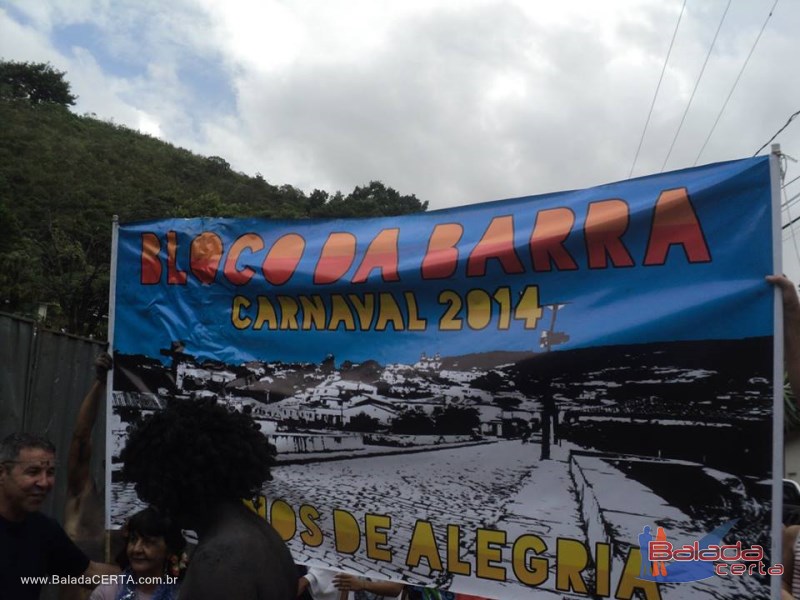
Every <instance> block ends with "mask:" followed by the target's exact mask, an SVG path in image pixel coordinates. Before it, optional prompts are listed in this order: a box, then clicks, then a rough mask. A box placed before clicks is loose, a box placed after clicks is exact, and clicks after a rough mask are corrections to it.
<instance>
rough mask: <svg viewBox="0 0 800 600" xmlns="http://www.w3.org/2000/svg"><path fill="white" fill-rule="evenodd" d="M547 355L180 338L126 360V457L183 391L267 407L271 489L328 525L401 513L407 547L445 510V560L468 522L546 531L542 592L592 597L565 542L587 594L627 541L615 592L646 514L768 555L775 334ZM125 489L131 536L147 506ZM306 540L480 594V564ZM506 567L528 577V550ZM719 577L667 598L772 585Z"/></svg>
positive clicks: (440, 530)
mask: <svg viewBox="0 0 800 600" xmlns="http://www.w3.org/2000/svg"><path fill="white" fill-rule="evenodd" d="M541 346H542V347H540V348H539V349H538V350H539V351H538V352H529V353H522V352H504V351H497V352H489V353H480V354H464V355H460V356H441V355H439V354H438V353H437V352H435V351H434V350H432V351H430V352H426V351H424V350H423V351H421V352H420V357H419V360H418V361H417V362H416V363H414V364H401V363H396V364H378V363H377V362H374V361H364V362H361V363H352V362H349V361H348V360H346V358H345V359H339V357H335V356H331V355H327V356H322V357H321V359H320V361H319V362H318V363H292V364H288V363H287V364H284V363H282V362H279V361H274V362H248V363H245V364H239V365H228V364H222V363H220V362H215V361H208V360H206V361H198V360H197V359H196V358H195V357H194V356H193V355H192V352H191V349H190V348H186V347H185V346H184V344H183V343H182V342H180V341H175V342H174V343H173V344H172V345H171V347H170V348H164V349H161V355H162V358H163V360H164V361H165V362H162V361H161V360H157V359H152V358H146V357H144V356H136V355H119V354H118V355H117V357H116V361H117V368H116V370H115V380H114V389H115V391H114V392H113V416H112V419H113V425H112V431H113V435H114V437H113V444H114V450H113V456H114V458H115V459H116V458H117V457H118V455H119V452H120V450H121V448H122V447H123V445H124V441H125V433H126V428H127V427H128V426H129V425H130V424H131V423H132V422H134V421H136V420H137V419H140V418H142V417H143V416H144V415H146V414H148V413H149V412H151V411H154V410H158V409H159V408H162V407H164V406H165V405H166V404H167V403H169V402H181V401H184V400H187V399H191V398H199V397H204V396H214V397H216V398H217V399H218V402H220V403H223V404H225V405H227V406H228V407H229V409H230V410H240V411H245V412H247V413H249V414H251V415H252V416H253V417H254V419H255V420H256V421H257V422H258V423H259V425H260V427H261V430H262V431H263V433H264V434H265V435H267V436H268V437H269V439H270V441H271V442H272V443H273V444H274V445H275V446H276V447H277V449H278V465H277V467H276V468H274V470H273V475H274V480H273V481H272V482H270V483H269V485H268V487H267V488H266V490H265V496H266V497H267V498H270V499H272V498H279V499H281V500H283V501H285V502H286V503H287V504H288V505H289V506H292V507H295V509H297V508H298V507H300V506H301V505H303V504H307V505H312V506H314V507H315V508H317V510H318V511H319V512H320V514H321V516H320V524H321V526H322V528H323V529H325V527H326V521H327V526H328V527H330V519H331V512H332V511H333V510H334V509H340V510H346V511H347V512H349V513H350V514H352V515H353V516H354V517H355V518H356V519H358V520H360V519H363V516H364V515H365V514H367V513H370V514H376V513H377V514H390V515H391V535H390V536H389V538H390V540H402V541H403V543H405V544H407V543H408V540H410V539H411V537H412V535H413V531H412V530H413V529H414V527H415V524H416V523H417V521H419V520H425V521H428V522H430V523H431V524H432V526H433V531H434V532H436V536H437V543H438V546H439V548H440V549H441V553H442V556H443V557H444V554H445V552H446V549H447V548H448V540H447V539H446V538H447V525H448V524H451V523H459V524H460V527H461V531H462V538H463V539H461V540H459V543H460V544H462V545H463V546H466V548H465V554H469V545H470V544H473V545H474V543H475V535H474V531H475V530H477V529H480V528H488V529H496V530H501V531H504V532H506V536H507V540H508V546H509V547H510V546H511V544H512V543H513V541H514V539H515V538H517V537H518V536H520V535H524V534H534V535H538V536H540V537H541V538H542V540H544V541H545V543H546V545H547V550H546V551H545V552H544V553H543V554H542V556H543V557H547V558H549V562H548V568H549V569H550V571H551V573H550V576H549V577H548V578H547V580H546V581H545V582H544V583H543V584H542V585H541V587H540V588H538V589H540V590H542V593H544V590H548V589H549V590H550V591H551V592H552V597H558V598H562V597H567V598H569V597H576V598H577V597H586V596H585V595H584V594H575V595H574V596H573V595H570V594H569V593H565V592H563V591H558V590H556V589H555V586H556V583H557V579H556V574H555V571H556V568H557V565H558V561H559V560H563V557H559V556H557V553H558V550H559V549H558V543H557V540H559V539H568V540H578V541H579V542H581V543H582V544H583V546H584V547H585V548H586V549H587V554H588V556H589V565H588V567H587V568H586V569H585V570H584V571H583V575H582V577H585V579H586V581H587V589H588V590H589V591H591V590H592V589H593V588H592V586H593V585H595V584H596V582H594V581H593V578H595V577H597V575H596V574H595V573H594V570H593V569H594V568H596V565H595V564H594V562H593V561H595V560H596V558H595V557H594V556H593V555H594V552H595V550H594V549H595V544H596V543H609V544H611V551H612V556H611V563H612V565H611V569H612V572H613V573H615V574H614V576H613V577H612V579H611V586H612V594H613V588H614V586H616V585H617V579H616V578H618V577H619V571H620V569H621V568H622V565H623V564H624V563H625V560H626V558H627V557H628V552H629V551H630V549H631V547H632V546H636V545H637V543H636V540H637V536H638V534H639V533H640V532H641V531H642V528H643V526H644V525H648V524H649V525H652V526H663V527H664V528H665V529H666V530H667V531H668V532H669V535H670V537H671V538H674V539H675V540H676V541H677V542H680V543H683V542H684V541H685V542H686V543H690V542H691V541H693V540H695V539H698V538H700V537H702V536H703V535H705V534H706V533H708V532H709V531H711V530H712V529H714V528H715V527H717V526H718V525H720V524H721V523H724V522H725V521H728V520H730V519H732V518H738V519H739V521H738V523H739V526H738V527H736V528H735V530H734V531H735V533H736V537H737V539H738V540H741V541H742V544H743V545H745V544H748V545H752V544H761V545H763V546H764V547H765V548H769V546H770V544H769V539H768V531H769V493H770V492H769V486H768V485H767V484H765V482H764V481H763V479H762V477H763V475H762V474H763V473H764V472H769V470H770V468H771V467H770V464H771V442H770V428H771V418H772V417H771V415H772V392H771V384H770V382H769V378H770V376H771V368H772V367H771V360H770V356H771V353H772V340H771V338H751V339H746V340H733V341H731V340H725V341H707V342H670V343H661V344H642V345H631V346H612V347H600V348H590V349H579V350H567V351H561V352H557V351H551V350H552V349H551V348H550V347H549V345H548V344H547V343H546V340H543V341H542V344H541ZM146 390H155V391H146ZM119 467H120V465H119V464H118V462H115V463H114V464H113V468H114V469H115V472H116V470H118V469H119ZM113 481H114V483H113V484H112V488H113V489H112V495H113V506H115V507H117V512H116V513H115V514H114V515H112V525H113V526H115V527H118V526H120V525H121V523H122V520H123V518H124V516H125V515H126V514H128V513H129V512H130V511H131V510H133V508H132V507H131V505H132V504H134V503H136V502H137V500H136V498H135V494H134V493H133V491H132V489H130V487H128V486H126V485H125V484H122V483H120V482H119V481H117V477H114V478H113ZM470 528H471V529H472V531H469V529H470ZM328 530H330V529H328ZM290 545H291V547H292V551H293V553H294V556H295V559H296V560H297V561H298V562H308V563H309V564H315V563H316V562H319V564H324V563H325V562H326V561H329V562H327V564H328V565H338V566H339V567H340V568H344V569H353V570H357V571H359V572H368V573H370V574H372V575H373V576H375V577H382V578H387V579H400V578H403V579H405V580H406V581H411V582H414V583H419V584H425V585H435V586H439V587H444V588H448V587H450V588H451V589H459V588H460V587H462V586H461V585H459V579H460V578H462V577H464V576H463V575H453V574H448V573H446V572H442V571H437V570H435V569H433V568H432V567H436V566H438V565H436V564H433V565H431V564H430V562H431V561H430V560H429V558H430V557H426V558H423V559H421V560H420V561H419V562H418V564H417V565H415V567H414V568H408V567H407V565H405V564H404V563H405V562H406V560H407V558H408V557H407V556H406V553H405V552H406V551H405V549H403V550H402V551H398V552H396V553H395V556H394V559H393V561H392V562H391V563H383V564H381V566H380V567H379V568H377V569H376V563H375V562H374V561H372V560H368V559H365V558H364V556H363V553H358V552H357V553H354V554H352V555H349V556H344V557H342V556H341V555H337V554H336V553H335V551H334V549H333V546H332V545H331V546H329V547H327V548H325V547H324V546H323V547H322V548H316V549H314V548H307V547H305V546H304V545H303V544H302V543H301V542H300V541H299V540H298V539H297V536H295V539H293V540H292V541H291V542H290ZM321 550H322V552H321ZM443 559H444V558H443ZM500 561H501V563H502V564H504V565H505V566H506V567H507V568H508V572H509V573H511V572H512V567H511V565H510V562H511V557H510V550H507V551H506V552H505V553H503V554H502V558H501V559H500ZM434 562H435V561H434ZM473 572H474V568H473ZM709 581H711V583H709ZM709 581H699V582H694V583H680V584H661V595H662V597H664V598H722V597H725V598H739V597H741V598H753V597H758V596H761V595H762V594H764V593H766V591H765V590H766V589H767V588H765V587H764V586H765V585H768V583H767V582H766V579H764V578H761V579H759V578H757V577H739V578H727V579H723V578H719V577H717V578H714V579H713V580H709ZM482 586H483V587H485V588H486V589H485V593H487V595H490V596H491V595H495V596H496V595H497V590H498V589H503V590H505V591H504V592H503V593H504V594H505V597H508V596H514V595H515V594H523V593H524V592H525V590H526V589H528V592H529V591H530V590H529V588H525V586H523V585H522V584H520V583H518V582H516V581H508V582H504V583H498V582H496V581H483V580H481V579H477V580H476V579H473V580H472V581H471V582H470V589H471V590H473V593H476V591H480V590H481V589H482ZM498 586H500V587H499V588H498ZM545 597H551V596H549V595H548V596H545ZM634 597H635V596H634Z"/></svg>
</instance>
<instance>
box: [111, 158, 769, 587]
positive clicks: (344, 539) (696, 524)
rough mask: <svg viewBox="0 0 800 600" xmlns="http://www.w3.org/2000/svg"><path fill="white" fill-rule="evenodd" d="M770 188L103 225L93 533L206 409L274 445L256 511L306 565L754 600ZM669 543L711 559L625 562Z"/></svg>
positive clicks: (749, 166) (758, 162) (621, 189)
mask: <svg viewBox="0 0 800 600" xmlns="http://www.w3.org/2000/svg"><path fill="white" fill-rule="evenodd" d="M770 168H771V167H770V160H769V158H767V157H759V158H753V159H747V160H740V161H733V162H727V163H720V164H715V165H710V166H704V167H698V168H693V169H688V170H683V171H677V172H672V173H665V174H661V175H654V176H650V177H643V178H639V179H633V180H629V181H625V182H621V183H614V184H609V185H604V186H600V187H596V188H591V189H586V190H580V191H571V192H562V193H555V194H547V195H542V196H535V197H525V198H517V199H512V200H503V201H497V202H488V203H484V204H477V205H471V206H465V207H459V208H453V209H448V210H441V211H434V212H428V213H421V214H415V215H409V216H403V217H392V218H377V219H348V220H317V221H314V220H310V221H272V220H263V219H202V218H198V219H171V220H159V221H150V222H142V223H131V224H123V225H120V226H119V228H118V242H117V261H116V265H115V267H116V269H115V273H116V275H115V277H116V282H115V287H114V290H115V302H114V312H113V323H112V325H113V349H114V354H115V360H116V368H115V371H114V385H113V393H112V405H113V410H109V415H110V422H109V432H110V434H111V436H110V437H109V440H110V442H111V443H109V444H108V447H109V456H108V464H109V465H111V470H110V476H109V477H110V481H109V485H108V488H107V489H109V490H110V498H109V505H110V507H111V509H110V516H109V519H110V526H111V527H114V528H116V527H119V526H120V525H121V523H122V522H123V520H124V518H125V517H126V515H128V514H130V513H131V512H133V511H134V510H136V509H137V507H138V500H137V498H136V496H135V493H134V492H133V490H132V488H131V487H130V486H128V485H126V484H123V483H122V482H120V481H119V478H118V470H119V468H120V465H119V461H118V456H119V452H120V450H121V448H122V447H123V446H124V443H125V436H126V427H127V426H128V425H129V424H130V423H131V422H132V421H135V420H137V419H139V418H141V417H142V415H143V414H147V413H149V412H151V411H154V410H159V409H160V408H163V407H164V406H166V405H167V404H169V403H172V402H184V401H187V400H188V399H191V398H197V397H203V396H211V395H213V396H215V397H216V398H218V402H220V403H223V404H225V405H227V406H228V407H230V409H231V410H242V411H247V412H249V413H250V414H252V416H253V417H254V418H255V419H256V420H257V421H258V423H259V424H260V427H261V430H262V431H263V432H264V434H265V435H267V436H269V438H270V440H271V441H272V443H274V444H275V445H276V446H277V448H278V452H279V455H278V466H277V467H276V468H275V469H274V471H273V474H274V480H273V481H272V482H270V483H269V485H268V486H267V487H266V488H265V489H264V496H263V498H262V499H261V501H260V502H256V503H255V505H254V509H255V510H257V511H258V512H259V514H261V515H263V516H264V518H266V519H268V520H270V522H271V523H272V524H273V526H274V527H275V528H276V529H277V530H278V531H279V532H280V533H281V535H282V536H283V537H284V539H286V540H287V542H288V544H289V545H290V547H291V550H292V553H293V555H294V557H295V560H296V561H297V562H300V563H306V564H309V565H316V566H327V567H330V568H333V569H338V570H345V571H352V572H357V573H363V574H366V575H369V576H370V577H374V578H378V579H393V580H402V581H406V582H411V583H415V584H422V585H427V586H433V587H439V588H443V589H450V590H452V591H457V592H465V593H471V594H477V595H485V596H490V597H496V598H503V599H510V598H530V597H532V596H533V597H537V598H538V597H542V598H559V599H561V598H596V597H601V598H606V597H611V598H637V597H638V598H646V599H647V600H654V599H657V598H680V599H684V598H709V599H711V598H764V597H767V596H768V595H769V593H770V592H769V588H770V584H771V580H772V579H773V577H771V576H770V574H769V573H768V572H767V571H766V569H767V567H769V565H771V564H772V563H771V562H770V561H771V560H772V558H773V557H772V543H773V538H774V532H773V531H772V529H771V528H772V525H771V518H772V517H771V515H772V509H771V500H772V486H771V485H770V479H772V478H773V475H774V476H775V477H777V478H780V476H781V474H780V472H778V468H779V467H778V465H779V464H780V463H779V462H778V461H776V460H774V458H773V454H774V453H773V449H774V446H777V444H778V442H779V441H780V438H778V439H777V441H776V437H775V436H776V435H778V436H779V435H780V432H779V431H777V432H776V430H775V429H774V427H773V418H774V414H775V410H776V409H777V405H776V404H774V384H773V379H774V373H773V361H774V360H776V359H777V360H779V359H780V356H779V355H777V354H776V352H775V348H774V341H773V331H774V315H773V312H774V306H775V303H774V291H773V290H772V288H771V287H770V286H769V285H768V284H767V283H766V282H765V281H764V276H765V275H767V274H770V273H772V272H773V271H774V270H775V269H776V263H775V262H774V261H775V256H774V248H773V239H774V233H775V232H774V228H775V225H774V222H773V220H774V215H775V214H776V212H775V211H776V208H775V207H774V205H773V203H772V195H773V194H772V190H771V182H770ZM778 415H780V412H779V413H778ZM775 454H776V455H777V452H776V453H775ZM776 523H777V521H776ZM649 542H658V543H659V544H660V545H658V546H654V545H653V544H651V543H649ZM695 542H697V544H695ZM665 543H666V545H665ZM737 544H738V548H739V554H736V550H732V551H731V552H733V555H731V554H730V553H729V554H728V555H727V557H725V556H723V557H720V556H719V547H720V545H729V546H733V547H734V548H736V547H737ZM683 546H687V548H686V549H685V551H686V552H694V551H692V550H691V549H690V548H689V547H691V548H698V549H703V548H705V549H706V551H707V554H705V555H703V556H699V555H698V554H697V553H695V554H683V555H679V553H677V552H674V553H673V552H672V551H670V552H669V553H667V554H664V553H663V552H662V554H656V555H652V554H651V553H650V552H649V551H646V552H644V553H642V552H640V550H639V548H640V547H641V548H648V549H652V548H660V549H661V550H662V551H663V550H664V549H665V548H674V549H678V548H683ZM759 547H761V548H763V549H764V553H765V557H764V559H763V562H761V561H757V560H755V558H754V557H756V556H757V552H758V548H759ZM715 548H716V550H717V555H714V554H713V552H714V549H715ZM745 551H748V552H751V554H744V552H745ZM715 557H716V560H713V559H714V558H715ZM775 560H776V561H777V560H780V558H779V557H778V558H776V559H775ZM735 565H740V566H735ZM741 568H744V569H745V572H744V574H742V573H740V572H739V571H740V570H741ZM540 595H541V596H540Z"/></svg>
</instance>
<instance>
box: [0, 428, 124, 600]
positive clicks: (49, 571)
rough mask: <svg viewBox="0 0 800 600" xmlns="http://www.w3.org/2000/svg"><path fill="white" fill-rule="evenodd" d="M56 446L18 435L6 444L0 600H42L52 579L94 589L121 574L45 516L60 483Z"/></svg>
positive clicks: (0, 445)
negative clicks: (49, 497)
mask: <svg viewBox="0 0 800 600" xmlns="http://www.w3.org/2000/svg"><path fill="white" fill-rule="evenodd" d="M55 458H56V455H55V447H54V446H53V444H51V443H50V442H49V441H48V440H46V439H44V438H42V437H39V436H36V435H32V434H26V433H14V434H11V435H10V436H8V437H6V438H5V439H4V440H3V441H2V442H0V598H3V599H5V598H8V599H9V600H10V599H13V600H29V599H30V600H36V599H37V598H38V597H39V592H40V590H41V587H42V585H43V584H45V583H48V582H50V581H53V579H51V577H52V576H54V575H57V576H59V577H75V578H77V577H79V576H83V581H84V582H85V583H86V584H88V585H91V584H92V583H100V581H101V576H102V575H112V574H115V573H118V572H119V570H118V569H117V568H116V567H114V566H112V565H105V564H101V563H95V562H92V561H90V560H89V559H88V558H87V557H86V555H85V554H84V553H83V552H81V550H80V549H79V548H78V547H77V546H76V545H75V544H74V543H73V542H72V541H71V540H70V539H69V538H68V537H67V535H66V534H65V533H64V530H63V529H62V528H61V526H60V525H59V524H58V523H57V522H56V521H54V520H53V519H51V518H49V517H46V516H45V515H43V514H42V513H40V512H39V508H40V507H41V505H42V503H43V502H44V500H45V498H47V495H48V494H49V493H50V491H51V490H52V489H53V485H54V483H55Z"/></svg>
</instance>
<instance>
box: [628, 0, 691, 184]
mask: <svg viewBox="0 0 800 600" xmlns="http://www.w3.org/2000/svg"><path fill="white" fill-rule="evenodd" d="M685 8H686V0H683V6H681V12H680V14H679V15H678V22H677V23H676V24H675V31H673V32H672V40H671V41H670V43H669V49H668V50H667V57H666V58H665V59H664V66H663V67H661V76H660V77H659V78H658V85H656V93H655V94H653V102H651V103H650V111H649V112H648V113H647V120H646V121H645V122H644V129H642V137H641V138H639V146H638V147H637V148H636V154H635V155H634V157H633V164H632V165H631V170H630V173H628V179H630V178H631V175H633V169H634V168H635V167H636V161H637V160H638V159H639V152H640V151H641V150H642V142H644V134H645V133H646V132H647V126H648V125H649V124H650V117H651V116H652V115H653V107H655V105H656V98H658V90H659V89H661V82H662V81H663V80H664V73H665V72H666V70H667V63H668V62H669V57H670V54H672V46H673V44H675V37H676V36H677V35H678V27H679V26H680V24H681V17H683V11H684V9H685Z"/></svg>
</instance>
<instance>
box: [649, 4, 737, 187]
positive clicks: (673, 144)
mask: <svg viewBox="0 0 800 600" xmlns="http://www.w3.org/2000/svg"><path fill="white" fill-rule="evenodd" d="M730 7H731V0H728V4H727V6H726V7H725V12H723V13H722V18H721V19H720V21H719V25H718V26H717V31H716V33H715V34H714V39H713V40H711V46H710V47H709V48H708V54H706V60H705V62H703V68H702V69H700V75H698V76H697V81H696V82H695V84H694V89H693V90H692V95H691V96H690V97H689V102H688V103H687V104H686V110H684V111H683V116H682V117H681V122H680V124H679V125H678V130H677V131H676V132H675V137H674V138H672V144H671V145H670V147H669V152H667V156H666V158H664V164H662V165H661V171H662V172H663V171H664V167H666V166H667V161H668V160H669V157H670V155H671V154H672V149H673V148H674V147H675V142H676V141H677V140H678V135H679V134H680V132H681V128H682V127H683V122H684V121H685V120H686V115H687V113H688V112H689V107H691V106H692V100H694V95H695V92H697V87H698V86H699V85H700V80H701V79H702V78H703V73H704V72H705V70H706V65H707V64H708V59H709V58H711V51H712V50H714V45H715V44H716V43H717V36H718V35H719V31H720V29H722V24H723V23H724V22H725V15H727V14H728V9H729V8H730Z"/></svg>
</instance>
